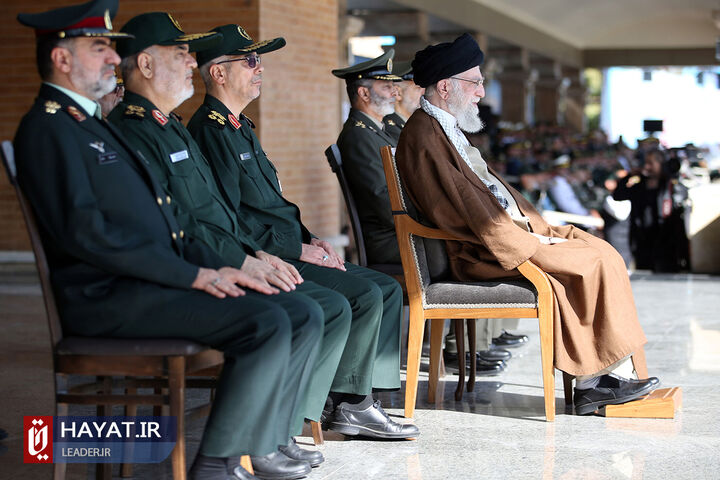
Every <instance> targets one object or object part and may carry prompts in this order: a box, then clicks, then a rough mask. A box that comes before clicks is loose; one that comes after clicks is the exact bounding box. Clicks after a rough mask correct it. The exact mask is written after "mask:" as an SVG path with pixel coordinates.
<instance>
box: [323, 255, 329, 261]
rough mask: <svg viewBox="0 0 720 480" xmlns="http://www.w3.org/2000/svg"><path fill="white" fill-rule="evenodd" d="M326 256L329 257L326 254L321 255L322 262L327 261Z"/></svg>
mask: <svg viewBox="0 0 720 480" xmlns="http://www.w3.org/2000/svg"><path fill="white" fill-rule="evenodd" d="M328 258H330V257H328V256H327V255H323V257H322V261H323V262H327V261H328Z"/></svg>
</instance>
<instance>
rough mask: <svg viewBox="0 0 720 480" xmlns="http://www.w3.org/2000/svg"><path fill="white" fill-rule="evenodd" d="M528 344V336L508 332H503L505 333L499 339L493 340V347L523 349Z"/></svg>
mask: <svg viewBox="0 0 720 480" xmlns="http://www.w3.org/2000/svg"><path fill="white" fill-rule="evenodd" d="M527 342H528V337H527V335H513V334H512V333H508V332H506V331H503V333H502V334H501V335H500V336H499V337H495V338H493V339H492V343H493V345H495V346H496V347H500V348H515V347H521V346H523V345H525V344H526V343H527Z"/></svg>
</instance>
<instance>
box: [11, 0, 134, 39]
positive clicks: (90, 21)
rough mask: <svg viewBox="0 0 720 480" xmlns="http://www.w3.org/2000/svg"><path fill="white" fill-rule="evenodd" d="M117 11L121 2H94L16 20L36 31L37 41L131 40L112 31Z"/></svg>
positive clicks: (20, 14)
mask: <svg viewBox="0 0 720 480" xmlns="http://www.w3.org/2000/svg"><path fill="white" fill-rule="evenodd" d="M117 9H118V0H91V1H90V2H87V3H83V4H80V5H72V6H70V7H63V8H56V9H54V10H50V11H49V12H43V13H19V14H18V16H17V19H18V22H20V23H22V24H23V25H25V26H27V27H32V28H34V29H35V36H37V37H50V36H55V37H57V38H73V37H109V38H129V37H132V35H130V34H127V33H118V32H113V31H112V28H113V27H112V19H113V18H115V14H116V13H117Z"/></svg>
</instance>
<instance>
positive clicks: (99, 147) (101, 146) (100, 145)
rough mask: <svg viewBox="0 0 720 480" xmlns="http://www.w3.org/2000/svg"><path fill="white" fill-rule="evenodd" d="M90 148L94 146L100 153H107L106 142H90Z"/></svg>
mask: <svg viewBox="0 0 720 480" xmlns="http://www.w3.org/2000/svg"><path fill="white" fill-rule="evenodd" d="M89 145H90V148H94V149H95V150H97V151H98V152H100V153H105V142H99V141H98V142H92V143H90V144H89Z"/></svg>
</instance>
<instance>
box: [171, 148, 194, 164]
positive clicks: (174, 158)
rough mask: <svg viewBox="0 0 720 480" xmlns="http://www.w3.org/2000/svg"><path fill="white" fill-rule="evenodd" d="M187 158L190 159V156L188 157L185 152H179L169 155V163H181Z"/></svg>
mask: <svg viewBox="0 0 720 480" xmlns="http://www.w3.org/2000/svg"><path fill="white" fill-rule="evenodd" d="M189 157H190V155H188V151H187V150H181V151H179V152H175V153H171V154H170V161H171V162H173V163H177V162H182V161H183V160H186V159H187V158H189Z"/></svg>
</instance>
